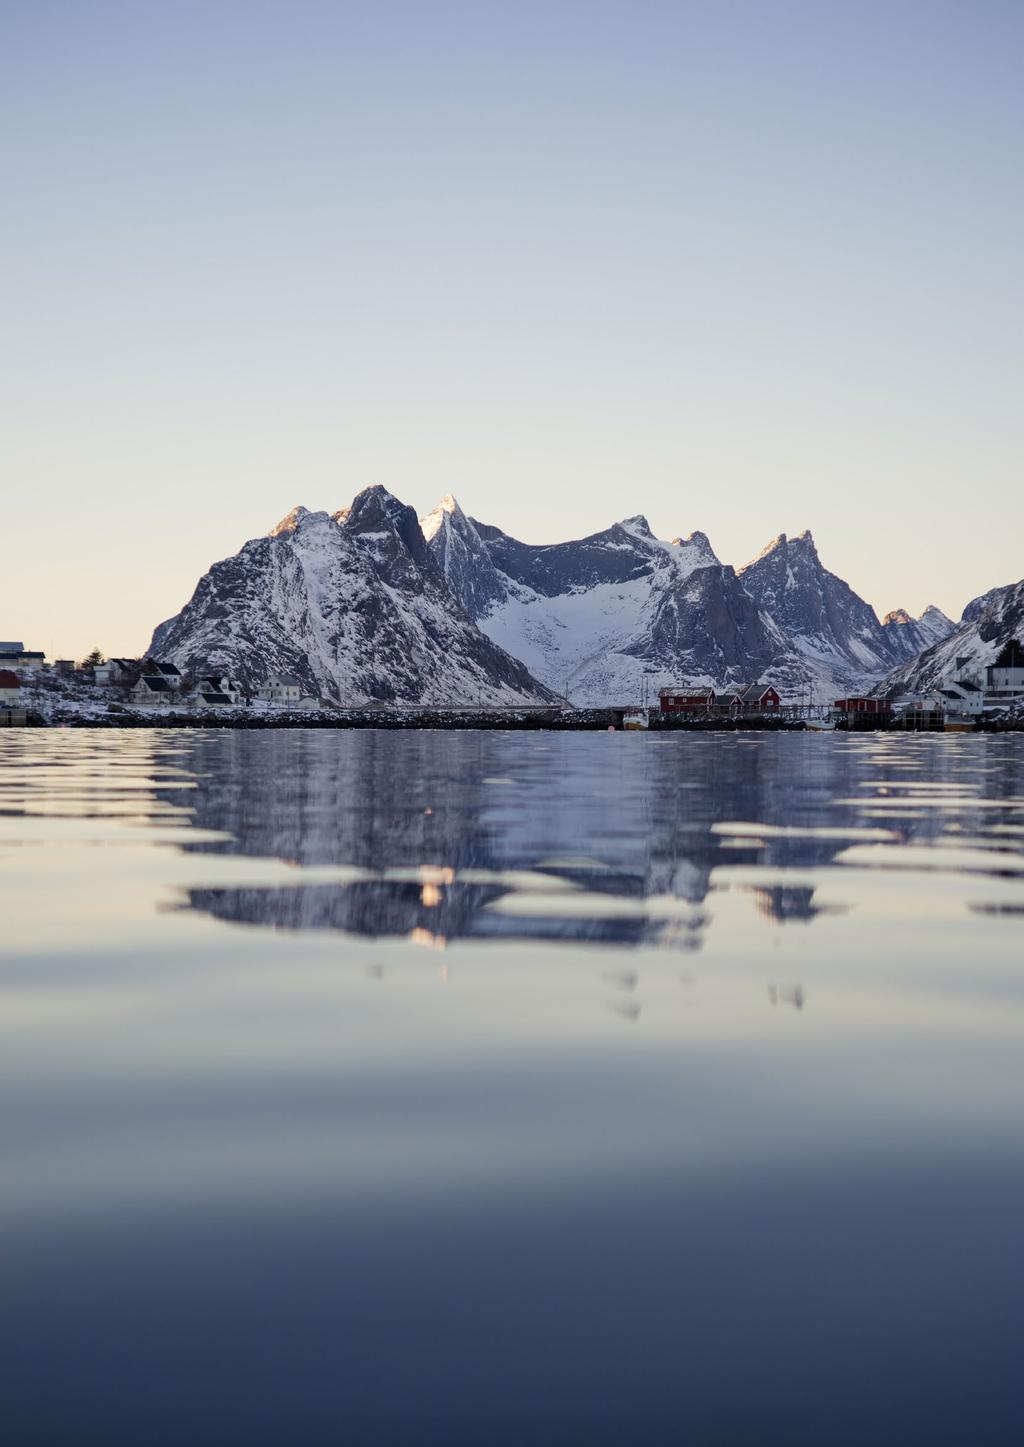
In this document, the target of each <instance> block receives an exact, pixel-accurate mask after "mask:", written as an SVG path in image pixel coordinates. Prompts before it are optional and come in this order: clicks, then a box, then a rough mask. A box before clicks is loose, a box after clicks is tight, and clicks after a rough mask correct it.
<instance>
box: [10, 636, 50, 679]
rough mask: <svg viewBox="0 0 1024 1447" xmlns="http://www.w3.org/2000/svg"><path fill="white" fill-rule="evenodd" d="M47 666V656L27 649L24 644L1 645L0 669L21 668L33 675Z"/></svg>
mask: <svg viewBox="0 0 1024 1447" xmlns="http://www.w3.org/2000/svg"><path fill="white" fill-rule="evenodd" d="M45 664H46V654H45V653H36V652H34V651H33V650H32V649H31V648H26V647H25V645H24V643H13V642H12V643H0V668H20V669H21V670H22V672H25V673H32V672H34V671H35V670H36V669H37V668H43V667H45Z"/></svg>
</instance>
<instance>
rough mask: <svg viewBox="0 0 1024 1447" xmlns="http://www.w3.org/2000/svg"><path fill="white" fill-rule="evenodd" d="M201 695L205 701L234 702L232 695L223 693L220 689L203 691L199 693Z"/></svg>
mask: <svg viewBox="0 0 1024 1447" xmlns="http://www.w3.org/2000/svg"><path fill="white" fill-rule="evenodd" d="M199 697H200V698H201V699H202V700H203V702H204V703H231V702H232V700H231V698H230V696H229V695H228V694H226V693H221V692H220V690H219V689H211V690H210V691H209V692H206V693H201V694H200V695H199Z"/></svg>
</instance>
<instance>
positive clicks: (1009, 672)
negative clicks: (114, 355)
mask: <svg viewBox="0 0 1024 1447" xmlns="http://www.w3.org/2000/svg"><path fill="white" fill-rule="evenodd" d="M2 663H3V655H2V654H0V664H2ZM986 681H987V684H988V693H989V702H990V703H1000V702H1002V701H1004V700H1005V699H1010V698H1018V697H1020V696H1021V695H1022V694H1024V647H1022V646H1021V644H1020V643H1018V642H1017V640H1016V638H1011V639H1010V641H1009V643H1007V644H1006V645H1005V646H1004V647H1003V649H1002V650H1001V652H1000V653H999V655H998V657H997V658H996V660H995V662H994V663H992V664H990V665H989V667H988V669H987V672H986Z"/></svg>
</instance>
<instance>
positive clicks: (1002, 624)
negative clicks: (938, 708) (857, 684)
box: [879, 580, 1024, 694]
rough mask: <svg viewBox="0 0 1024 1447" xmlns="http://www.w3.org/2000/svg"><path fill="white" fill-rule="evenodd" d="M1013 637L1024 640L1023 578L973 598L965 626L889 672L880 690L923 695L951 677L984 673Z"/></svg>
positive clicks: (967, 611)
mask: <svg viewBox="0 0 1024 1447" xmlns="http://www.w3.org/2000/svg"><path fill="white" fill-rule="evenodd" d="M1013 638H1015V639H1016V640H1017V642H1018V643H1022V644H1024V580H1022V581H1021V582H1019V583H1010V584H1008V586H1006V587H1005V588H993V589H991V591H990V592H988V593H983V594H982V596H981V597H980V598H974V599H972V601H971V602H970V603H968V605H967V607H966V608H965V609H964V611H963V617H962V618H961V621H960V626H959V627H958V628H956V629H955V630H954V631H953V632H952V633H950V634H949V635H948V636H947V637H945V638H943V639H940V640H939V641H938V642H936V643H933V644H932V645H931V646H930V647H929V648H926V649H925V651H924V652H923V653H921V654H920V655H919V656H918V657H916V658H914V659H912V660H911V661H910V662H909V663H906V664H904V666H903V667H902V668H898V669H896V670H895V672H893V673H891V674H889V676H888V677H887V678H886V679H885V680H884V682H883V683H882V685H881V687H880V688H879V692H885V693H895V694H900V693H921V692H924V691H925V690H927V689H930V688H936V687H938V686H940V685H941V684H943V683H947V682H948V681H949V680H950V679H951V678H955V677H958V676H961V675H962V676H964V677H971V676H975V675H981V674H983V672H984V670H985V669H986V668H987V667H988V665H989V664H990V663H992V662H994V660H995V658H996V655H997V654H998V653H999V652H1000V651H1001V650H1002V648H1003V647H1004V646H1005V645H1006V644H1007V643H1009V642H1010V640H1011V639H1013Z"/></svg>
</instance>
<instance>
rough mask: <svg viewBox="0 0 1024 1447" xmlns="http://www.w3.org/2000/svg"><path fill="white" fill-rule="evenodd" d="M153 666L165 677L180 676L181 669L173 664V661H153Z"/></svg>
mask: <svg viewBox="0 0 1024 1447" xmlns="http://www.w3.org/2000/svg"><path fill="white" fill-rule="evenodd" d="M153 667H154V668H156V669H158V670H159V671H160V673H162V674H163V676H164V677H165V678H180V677H181V669H180V668H178V667H176V666H175V664H173V663H155V662H154V664H153Z"/></svg>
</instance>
